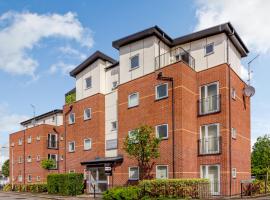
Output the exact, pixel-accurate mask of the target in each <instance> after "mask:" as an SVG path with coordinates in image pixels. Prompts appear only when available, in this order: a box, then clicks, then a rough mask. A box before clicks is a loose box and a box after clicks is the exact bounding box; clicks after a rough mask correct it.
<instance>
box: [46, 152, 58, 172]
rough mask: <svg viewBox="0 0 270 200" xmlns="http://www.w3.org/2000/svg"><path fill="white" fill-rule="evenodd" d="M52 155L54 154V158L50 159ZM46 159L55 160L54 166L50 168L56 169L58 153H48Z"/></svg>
mask: <svg viewBox="0 0 270 200" xmlns="http://www.w3.org/2000/svg"><path fill="white" fill-rule="evenodd" d="M52 155H53V156H55V160H54V159H52ZM48 159H52V160H54V161H55V167H52V168H51V169H58V155H57V154H54V153H49V154H48Z"/></svg>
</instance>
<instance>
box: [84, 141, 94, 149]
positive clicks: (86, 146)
mask: <svg viewBox="0 0 270 200" xmlns="http://www.w3.org/2000/svg"><path fill="white" fill-rule="evenodd" d="M91 148H92V141H91V139H85V140H84V150H90V149H91Z"/></svg>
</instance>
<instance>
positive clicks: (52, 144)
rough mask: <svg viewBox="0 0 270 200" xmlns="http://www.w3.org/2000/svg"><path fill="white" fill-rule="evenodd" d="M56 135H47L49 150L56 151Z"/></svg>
mask: <svg viewBox="0 0 270 200" xmlns="http://www.w3.org/2000/svg"><path fill="white" fill-rule="evenodd" d="M57 144H58V143H57V135H56V134H48V148H49V149H57V147H58V145H57Z"/></svg>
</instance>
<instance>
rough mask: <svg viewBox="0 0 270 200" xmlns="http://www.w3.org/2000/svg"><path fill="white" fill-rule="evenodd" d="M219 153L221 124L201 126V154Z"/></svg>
mask: <svg viewBox="0 0 270 200" xmlns="http://www.w3.org/2000/svg"><path fill="white" fill-rule="evenodd" d="M219 152H220V151H219V124H208V125H203V126H201V128H200V154H215V153H219Z"/></svg>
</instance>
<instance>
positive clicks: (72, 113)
mask: <svg viewBox="0 0 270 200" xmlns="http://www.w3.org/2000/svg"><path fill="white" fill-rule="evenodd" d="M71 115H74V121H73V122H72V121H71V117H70V116H71ZM75 121H76V119H75V113H74V112H71V113H69V115H68V123H69V124H75Z"/></svg>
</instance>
